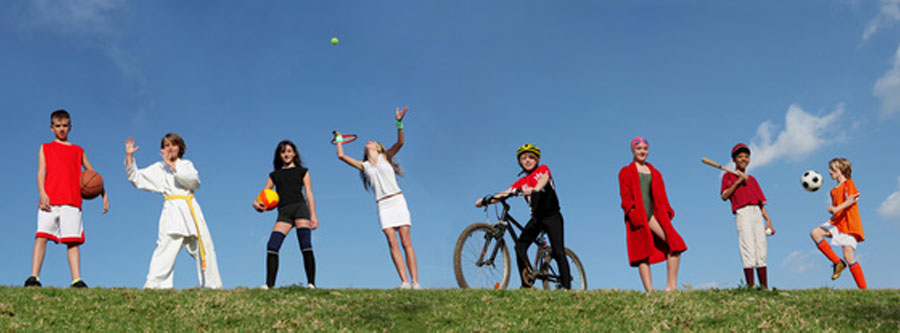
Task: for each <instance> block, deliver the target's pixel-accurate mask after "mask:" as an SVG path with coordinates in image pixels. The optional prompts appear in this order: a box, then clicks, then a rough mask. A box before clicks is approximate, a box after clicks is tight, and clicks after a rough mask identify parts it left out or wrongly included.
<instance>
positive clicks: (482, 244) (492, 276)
mask: <svg viewBox="0 0 900 333" xmlns="http://www.w3.org/2000/svg"><path fill="white" fill-rule="evenodd" d="M496 233H497V231H496V230H495V229H494V227H492V226H491V225H489V224H485V223H475V224H472V225H470V226H468V227H467V228H466V229H465V230H463V232H462V234H460V235H459V239H457V240H456V247H455V248H454V249H453V271H454V273H456V283H457V284H458V285H459V287H460V288H463V289H465V288H476V289H506V286H507V285H508V284H509V272H510V261H509V250H508V249H507V248H506V242H504V241H503V240H502V239H500V240H499V241H498V239H497V238H496V236H497V235H496ZM500 236H501V237H502V236H503V235H500Z"/></svg>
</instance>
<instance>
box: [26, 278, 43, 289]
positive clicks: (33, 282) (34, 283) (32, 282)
mask: <svg viewBox="0 0 900 333" xmlns="http://www.w3.org/2000/svg"><path fill="white" fill-rule="evenodd" d="M25 286H26V287H38V288H40V287H41V280H40V279H38V277H37V276H29V277H28V279H26V280H25Z"/></svg>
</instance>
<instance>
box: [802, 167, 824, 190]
mask: <svg viewBox="0 0 900 333" xmlns="http://www.w3.org/2000/svg"><path fill="white" fill-rule="evenodd" d="M800 185H803V189H804V190H806V191H808V192H815V191H818V190H819V188H820V187H822V175H820V174H819V173H818V172H816V171H815V170H806V172H804V173H803V176H802V177H800Z"/></svg>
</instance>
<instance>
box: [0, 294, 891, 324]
mask: <svg viewBox="0 0 900 333" xmlns="http://www.w3.org/2000/svg"><path fill="white" fill-rule="evenodd" d="M272 329H286V330H303V331H307V330H354V331H358V330H367V331H371V330H392V331H395V330H400V331H412V330H422V329H426V330H442V331H443V330H456V331H493V330H517V331H518V330H529V331H536V330H552V331H573V330H580V331H583V330H592V331H596V330H602V331H611V330H614V331H623V330H624V331H650V330H669V329H675V330H722V331H724V330H754V329H764V330H791V331H793V330H807V331H821V330H838V331H858V330H883V331H895V332H896V331H898V330H900V290H867V291H859V290H832V289H809V290H770V291H759V290H751V289H746V288H740V289H728V290H694V291H679V292H673V293H665V292H653V293H650V294H645V293H642V292H636V291H612V290H593V291H588V292H562V291H554V292H547V291H542V290H529V291H519V290H511V291H484V290H451V289H447V290H444V289H442V290H423V291H400V290H360V289H331V290H323V289H318V290H307V289H303V288H295V287H291V288H279V289H274V290H255V289H233V290H136V289H101V288H95V289H87V290H76V289H54V288H44V289H24V288H10V287H0V331H10V330H14V331H22V330H42V331H44V330H53V331H74V330H79V331H80V330H95V331H96V330H100V331H113V330H115V331H121V330H140V331H173V330H253V331H257V330H272Z"/></svg>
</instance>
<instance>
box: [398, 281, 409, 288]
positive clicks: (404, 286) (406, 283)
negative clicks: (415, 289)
mask: <svg viewBox="0 0 900 333" xmlns="http://www.w3.org/2000/svg"><path fill="white" fill-rule="evenodd" d="M400 289H412V286H411V285H409V282H403V283H401V284H400Z"/></svg>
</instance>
